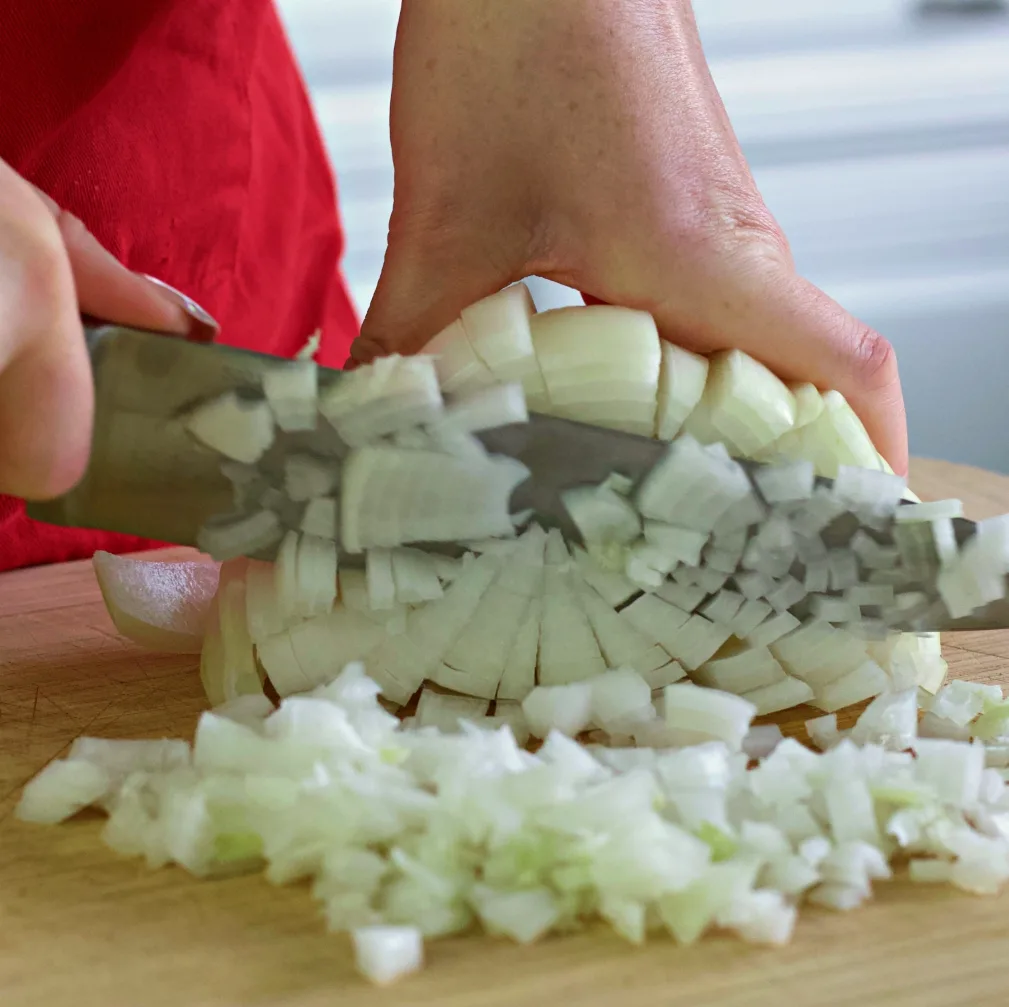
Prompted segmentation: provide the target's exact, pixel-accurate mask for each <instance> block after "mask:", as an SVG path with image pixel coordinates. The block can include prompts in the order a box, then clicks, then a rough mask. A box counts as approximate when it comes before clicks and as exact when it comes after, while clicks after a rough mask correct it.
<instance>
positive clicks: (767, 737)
mask: <svg viewBox="0 0 1009 1007" xmlns="http://www.w3.org/2000/svg"><path fill="white" fill-rule="evenodd" d="M783 737H784V735H783V734H782V733H781V728H780V727H778V725H777V724H760V725H758V726H757V727H751V728H750V730H749V731H747V732H746V737H745V738H743V751H744V752H745V753H746V754H747V756H748V757H749V758H751V759H766V758H767V756H769V755H770V754H771V752H773V751H774V750H775V748H777V747H778V743H779V742H780V741H781V740H782V738H783Z"/></svg>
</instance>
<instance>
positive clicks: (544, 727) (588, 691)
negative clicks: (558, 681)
mask: <svg viewBox="0 0 1009 1007" xmlns="http://www.w3.org/2000/svg"><path fill="white" fill-rule="evenodd" d="M522 712H523V714H525V718H526V722H527V723H528V725H529V730H530V732H531V733H532V734H533V736H534V737H537V738H545V737H546V736H547V735H548V734H549V733H550V732H551V731H559V732H560V733H561V734H566V735H570V736H572V737H573V736H574V735H576V734H579V733H580V732H581V731H584V730H585V728H586V727H588V726H589V724H591V723H592V686H591V684H590V683H589V682H571V683H569V684H568V685H552V686H543V685H541V686H537V687H536V688H535V689H533V690H532V692H530V693H529V695H527V696H526V697H525V699H523V700H522Z"/></svg>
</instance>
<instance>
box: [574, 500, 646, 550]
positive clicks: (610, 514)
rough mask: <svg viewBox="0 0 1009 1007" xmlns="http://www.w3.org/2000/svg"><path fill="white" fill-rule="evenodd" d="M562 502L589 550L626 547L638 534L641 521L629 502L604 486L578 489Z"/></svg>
mask: <svg viewBox="0 0 1009 1007" xmlns="http://www.w3.org/2000/svg"><path fill="white" fill-rule="evenodd" d="M561 500H562V501H563V503H564V506H565V508H566V509H567V512H568V514H569V515H570V516H571V520H572V521H574V523H575V526H576V527H577V528H578V531H579V532H581V536H582V540H583V541H584V542H585V543H586V544H587V545H589V546H603V547H605V546H608V545H613V544H615V545H618V546H620V545H628V544H630V543H631V542H633V541H634V540H635V539H637V537H638V536H639V535H640V534H641V518H640V517H638V512H637V511H636V510H635V509H634V508H633V507H632V506H631V504H630V502H629V501H628V499H627V498H626V497H624V496H621V495H620V494H619V493H616V492H614V491H613V490H611V489H609V488H608V487H606V486H577V487H575V488H574V489H569V490H565V491H564V492H562V493H561Z"/></svg>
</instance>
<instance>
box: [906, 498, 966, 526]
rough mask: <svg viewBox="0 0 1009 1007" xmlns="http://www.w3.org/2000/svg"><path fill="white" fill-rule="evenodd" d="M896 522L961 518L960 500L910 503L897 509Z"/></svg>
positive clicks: (961, 506)
mask: <svg viewBox="0 0 1009 1007" xmlns="http://www.w3.org/2000/svg"><path fill="white" fill-rule="evenodd" d="M894 516H895V518H896V520H897V521H942V520H944V519H950V520H952V519H954V518H960V517H963V501H962V500H930V501H929V502H928V503H910V504H904V505H903V506H901V507H898V508H897V510H896V513H895V515H894Z"/></svg>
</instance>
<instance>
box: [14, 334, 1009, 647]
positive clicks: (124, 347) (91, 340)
mask: <svg viewBox="0 0 1009 1007" xmlns="http://www.w3.org/2000/svg"><path fill="white" fill-rule="evenodd" d="M87 338H88V347H89V351H90V355H91V361H92V368H93V372H94V381H95V392H96V414H95V428H94V436H93V443H92V454H91V461H90V464H89V467H88V470H87V472H86V474H85V476H84V478H83V480H82V481H81V482H80V483H79V484H78V485H77V486H76V487H75V488H74V489H73V490H71V491H70V492H69V493H68V494H66V495H65V496H63V497H60V498H59V499H57V500H53V501H48V502H45V503H32V504H29V506H28V513H29V515H30V516H31V517H32V518H34V519H35V520H38V521H44V522H47V523H50V524H57V525H65V526H71V527H82V528H97V529H102V530H107V531H114V532H120V533H124V534H128V535H137V536H141V537H143V538H150V539H155V540H158V541H163V542H172V543H176V544H179V545H190V546H195V545H196V540H197V533H198V531H199V529H200V528H201V526H202V525H203V524H205V523H206V522H207V521H208V520H209V519H210V518H212V517H214V516H216V515H220V514H222V513H226V512H228V511H230V510H231V509H232V505H233V499H232V486H231V484H230V483H229V481H228V480H227V479H226V478H225V476H224V475H223V474H222V472H221V460H220V457H219V456H218V455H217V454H216V453H215V452H213V451H210V450H209V449H207V448H205V447H204V446H202V445H201V444H199V443H198V442H197V441H196V440H195V439H194V438H193V437H191V436H190V435H189V434H188V433H187V431H186V430H185V427H184V423H183V418H184V417H185V416H186V414H187V413H188V412H189V411H190V410H191V409H192V408H193V407H195V406H196V405H198V404H199V403H201V402H204V401H206V400H208V399H211V398H213V397H215V396H218V395H221V394H223V393H225V392H228V391H236V392H238V393H239V394H249V395H256V396H258V395H260V394H261V388H262V378H263V375H264V373H265V372H266V370H267V369H268V368H276V367H278V366H284V364H285V362H284V361H282V360H278V359H277V358H275V357H269V356H265V355H263V354H258V353H252V352H249V351H246V350H239V349H235V348H232V347H227V346H221V345H217V344H213V345H205V344H196V343H188V342H186V341H184V340H180V339H172V338H167V337H165V336H163V335H160V334H158V333H151V332H142V331H139V330H136V329H128V328H122V327H119V326H101V327H98V328H93V329H89V330H88V331H87ZM342 378H343V373H342V372H341V371H336V370H330V369H327V368H320V369H319V384H320V391H322V392H324V391H325V390H326V389H328V388H329V387H331V386H332V385H333V384H334V383H335V382H338V381H340V380H342ZM478 436H479V438H480V439H481V441H482V442H483V444H484V445H485V446H486V447H487V449H488V450H489V451H491V452H492V453H496V454H502V455H507V456H509V457H512V458H515V459H517V460H518V461H521V462H522V463H523V464H524V465H525V466H526V467H527V468H528V469H529V471H530V478H529V479H528V480H527V481H526V482H525V483H523V484H522V485H521V486H520V487H518V489H517V490H516V491H515V493H514V495H513V497H512V501H511V510H512V513H515V514H517V513H519V512H522V511H525V510H531V511H532V512H533V514H534V518H535V520H536V521H538V522H539V523H540V524H542V525H543V526H544V527H548V528H558V529H560V530H561V531H562V533H563V534H564V536H565V538H566V539H567V540H568V541H569V542H580V541H581V538H580V535H579V533H578V529H577V528H576V527H575V526H574V524H573V523H572V521H571V519H570V517H569V515H568V513H567V510H566V509H565V507H564V504H563V502H562V498H561V494H562V493H563V491H565V490H568V489H571V488H572V487H574V486H579V485H597V484H599V483H600V482H602V481H603V480H604V479H606V478H607V476H609V475H611V474H613V473H620V474H621V475H624V476H626V477H628V478H630V479H631V480H632V481H633V482H634V483H635V484H636V483H638V482H639V481H640V480H641V479H642V478H643V477H644V476H645V475H646V474H647V473H648V471H649V470H650V469H651V468H652V467H653V466H654V465H655V464H656V462H658V461H659V460H660V459H661V458H662V456H663V454H664V453H665V452H666V450H667V449H668V445H666V444H665V443H663V442H661V441H656V440H653V439H651V438H648V437H641V436H636V435H634V434H628V433H623V432H621V431H617V430H609V429H606V428H603V427H597V426H591V425H588V424H584V423H578V422H575V421H573V420H566V419H561V418H558V417H554V416H545V415H540V414H532V415H531V416H530V419H529V422H528V423H523V424H516V425H513V426H507V427H499V428H497V429H494V430H488V431H484V432H482V433H480V434H479V435H478ZM292 452H309V453H311V454H314V455H317V456H322V457H328V458H332V460H333V463H334V466H337V467H339V466H340V465H341V464H342V459H343V458H344V456H345V455H346V453H347V448H346V446H345V445H344V444H343V443H342V442H341V441H340V439H339V437H338V436H337V435H336V433H335V431H334V430H333V429H332V427H330V425H329V424H328V423H320V425H319V428H318V429H317V430H315V431H310V432H306V433H298V434H286V433H283V432H280V431H278V436H277V439H276V442H275V443H274V445H273V447H272V448H271V449H270V451H269V452H268V453H267V455H266V456H265V457H264V458H263V459H262V460H261V461H260V463H259V466H260V468H261V469H263V470H264V471H265V473H266V474H267V475H268V476H269V477H271V478H273V479H274V480H277V481H279V480H281V479H282V476H283V470H284V460H285V458H286V457H287V456H288V455H289V454H290V453H292ZM740 464H741V465H743V466H744V468H745V469H746V470H747V471H748V472H749V473H750V474H751V475H752V474H753V473H754V472H755V471H756V470H757V469H759V468H760V467H761V463H759V462H752V461H740ZM818 482H819V483H820V484H822V485H829V484H830V480H826V479H820V480H818ZM295 509H296V508H295ZM281 517H282V520H283V519H284V517H285V515H284V514H281ZM954 525H955V529H956V534H957V539H958V540H959V542H960V543H961V544H962V543H963V542H965V541H966V540H967V539H969V538H970V537H971V536H972V535H973V534H974V533H975V531H976V526H975V525H974V524H973V523H972V522H970V521H965V520H962V519H958V520H957V521H955V522H954ZM289 526H292V527H296V526H297V517H296V516H294V515H293V513H292V518H291V521H290V523H289ZM857 527H858V525H857V522H855V521H854V518H853V517H852V518H851V520H848V521H847V522H845V521H841V522H839V523H837V524H836V525H832V526H831V527H829V528H828V529H827V531H826V532H825V533H824V536H823V537H824V540H825V544H826V545H828V546H830V547H833V546H844V545H846V544H847V542H848V541H849V540H850V538H851V535H852V534H853V532H854V531H855V530H856V528H857ZM896 527H897V526H896V525H895V524H894V523H893V522H891V523H890V525H889V526H888V527H887V528H884V529H882V530H881V529H880V528H878V527H877V528H874V529H873V530H872V534H873V536H874V537H875V538H876V539H877V541H880V542H882V543H884V544H886V543H893V542H894V541H895V536H894V532H895V528H896ZM418 544H420V545H422V546H425V547H427V548H431V549H434V550H436V551H439V552H445V553H449V554H458V553H460V552H462V551H463V547H462V546H461V545H458V544H455V543H436V544H425V543H418ZM274 555H275V547H274V548H273V549H269V550H265V551H264V552H261V553H257V554H256V556H257V558H263V559H272V558H273V556H274ZM341 561H342V562H349V563H352V564H353V563H359V562H360V561H361V557H360V556H345V555H343V554H342V553H341ZM939 569H940V568H939V566H938V563H936V564H934V568H933V567H932V566H929V567H927V568H926V569H924V570H923V571H922V574H921V580H920V582H919V583H918V584H917V585H905V586H902V588H901V590H905V589H912V588H913V587H915V586H917V587H918V588H920V589H921V590H923V591H925V592H926V593H927V594H928V595H929V596H930V597H935V595H936V577H937V575H938V573H939ZM1003 627H1009V600H1003V601H999V602H995V603H992V604H991V605H988V606H987V607H986V608H984V609H981V610H978V611H977V612H974V613H972V614H971V616H969V617H968V618H965V619H957V620H953V619H950V617H949V615H948V613H946V612H944V610H943V606H942V605H936V606H933V608H932V610H931V611H930V612H929V613H927V614H926V615H925V616H924V617H923V618H922V617H919V618H918V620H917V621H916V622H915V623H914V625H908V626H906V627H905V626H902V627H899V628H902V629H908V630H916V631H918V632H921V631H925V630H961V629H989V628H1003ZM895 628H898V627H895Z"/></svg>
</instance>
